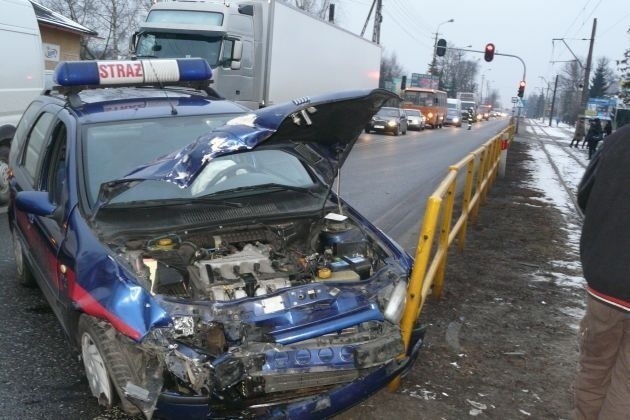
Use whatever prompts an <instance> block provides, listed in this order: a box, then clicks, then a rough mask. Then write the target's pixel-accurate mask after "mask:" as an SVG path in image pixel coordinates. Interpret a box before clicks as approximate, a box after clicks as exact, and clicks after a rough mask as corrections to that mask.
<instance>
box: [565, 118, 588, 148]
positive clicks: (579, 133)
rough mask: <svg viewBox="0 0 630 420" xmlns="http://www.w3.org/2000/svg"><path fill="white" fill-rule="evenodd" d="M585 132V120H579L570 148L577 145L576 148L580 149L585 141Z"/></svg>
mask: <svg viewBox="0 0 630 420" xmlns="http://www.w3.org/2000/svg"><path fill="white" fill-rule="evenodd" d="M584 132H585V130H584V119H583V118H578V120H577V122H576V123H575V134H574V135H573V140H571V144H569V147H573V143H575V147H578V146H579V145H580V142H581V141H582V140H584Z"/></svg>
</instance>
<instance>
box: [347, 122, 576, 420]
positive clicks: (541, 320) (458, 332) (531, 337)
mask: <svg viewBox="0 0 630 420" xmlns="http://www.w3.org/2000/svg"><path fill="white" fill-rule="evenodd" d="M571 134H572V131H571V127H568V126H565V127H563V126H562V125H561V127H560V128H557V127H555V126H554V127H553V128H550V127H548V126H547V125H543V124H542V123H539V122H538V121H532V120H524V122H523V123H522V124H521V127H520V128H519V135H518V136H517V138H516V139H515V141H514V142H513V143H512V145H511V147H510V150H509V152H508V162H507V170H506V176H505V177H504V178H499V179H498V180H497V183H496V184H495V185H494V187H493V188H492V190H491V191H490V194H489V196H488V200H487V203H486V205H484V206H482V208H481V211H480V217H479V220H478V221H477V223H475V224H473V225H471V226H470V227H469V234H468V238H467V242H466V248H465V250H464V252H463V253H461V254H459V253H458V252H456V251H455V250H452V251H451V252H450V253H449V257H448V262H447V273H446V279H445V282H444V295H443V298H442V300H441V301H439V302H436V301H435V300H433V299H431V298H429V299H428V301H427V305H426V307H425V309H424V311H423V313H422V315H421V323H422V324H425V325H426V326H427V335H426V345H425V347H424V348H423V350H422V353H421V356H420V359H419V360H418V361H417V362H416V364H415V366H414V368H413V369H412V372H411V373H410V375H409V376H408V377H407V378H406V379H405V380H404V381H403V385H402V388H401V389H400V390H399V391H398V392H397V393H393V394H391V393H389V392H388V391H382V392H380V393H379V394H377V395H376V396H374V397H373V398H371V399H369V400H367V401H366V402H364V403H363V404H361V405H359V406H358V407H355V408H354V409H352V410H350V411H348V412H346V413H344V414H342V415H341V416H339V418H344V419H359V418H361V419H365V418H369V419H377V418H420V419H461V418H465V417H469V416H477V415H479V416H480V417H487V418H496V419H515V418H516V419H518V418H536V419H541V418H545V419H547V418H550V419H552V418H553V419H560V418H564V419H568V418H571V417H572V416H571V408H572V382H573V379H574V377H575V372H576V367H577V355H578V353H577V341H576V338H577V328H578V323H579V320H580V318H581V316H582V315H583V311H584V297H585V295H584V290H583V279H582V274H581V268H580V263H579V249H578V247H579V236H580V224H581V221H580V220H581V219H580V215H579V213H578V211H577V210H576V208H575V205H574V203H573V202H574V197H572V196H571V194H572V193H574V192H575V189H576V187H577V184H578V183H579V181H580V179H581V175H582V173H583V170H584V169H583V168H584V166H585V165H586V162H587V161H586V152H582V150H576V149H570V148H569V147H568V145H569V142H570V140H571V138H572V136H571Z"/></svg>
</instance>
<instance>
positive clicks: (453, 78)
mask: <svg viewBox="0 0 630 420" xmlns="http://www.w3.org/2000/svg"><path fill="white" fill-rule="evenodd" d="M478 67H479V65H478V64H477V62H475V61H470V60H466V53H464V52H463V51H458V50H457V49H451V48H448V49H447V50H446V54H445V55H444V57H442V60H440V63H439V66H438V69H437V72H438V75H439V76H440V89H443V90H446V91H447V92H448V96H449V97H452V98H454V97H455V95H456V94H457V92H474V91H475V90H476V89H477V85H476V83H475V79H476V78H477V71H478Z"/></svg>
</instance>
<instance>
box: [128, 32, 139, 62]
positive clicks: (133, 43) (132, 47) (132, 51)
mask: <svg viewBox="0 0 630 420" xmlns="http://www.w3.org/2000/svg"><path fill="white" fill-rule="evenodd" d="M137 42H138V32H134V33H133V34H131V37H130V38H129V56H131V57H133V56H135V55H136V43H137Z"/></svg>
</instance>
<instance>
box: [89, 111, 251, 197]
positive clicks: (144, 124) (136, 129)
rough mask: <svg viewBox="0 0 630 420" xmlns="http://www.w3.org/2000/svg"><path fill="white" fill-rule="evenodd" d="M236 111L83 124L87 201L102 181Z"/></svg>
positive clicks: (188, 139) (191, 138)
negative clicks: (210, 114)
mask: <svg viewBox="0 0 630 420" xmlns="http://www.w3.org/2000/svg"><path fill="white" fill-rule="evenodd" d="M237 115H240V114H232V113H231V114H220V115H212V116H208V115H198V116H183V117H168V118H153V119H145V120H134V121H116V122H112V123H105V124H90V125H87V126H84V128H83V133H82V156H83V165H82V166H83V179H84V186H85V190H86V193H87V196H88V200H89V202H90V205H92V204H93V203H94V202H96V198H97V196H98V191H99V188H100V186H101V184H102V183H103V182H107V181H113V180H117V179H120V178H123V177H124V176H125V175H127V174H128V173H129V172H130V171H131V170H133V169H135V168H137V167H138V166H140V165H143V164H146V163H148V162H151V161H153V160H155V159H157V158H158V157H161V156H164V155H167V154H169V153H171V152H173V151H176V150H179V149H181V148H183V147H184V146H186V145H188V144H190V143H192V142H193V141H195V139H196V138H197V137H199V136H200V135H201V134H204V133H207V132H208V131H211V130H213V129H214V128H217V127H220V126H222V125H224V124H225V122H226V121H228V120H229V119H231V118H233V117H235V116H237Z"/></svg>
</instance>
